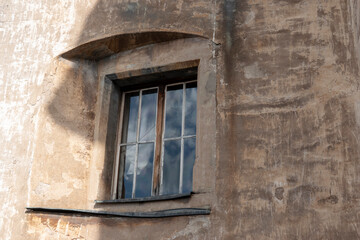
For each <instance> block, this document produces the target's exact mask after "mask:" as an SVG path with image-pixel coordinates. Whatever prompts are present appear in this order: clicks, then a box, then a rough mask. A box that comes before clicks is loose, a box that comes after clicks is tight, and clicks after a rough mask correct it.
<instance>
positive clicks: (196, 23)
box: [0, 0, 360, 240]
mask: <svg viewBox="0 0 360 240" xmlns="http://www.w3.org/2000/svg"><path fill="white" fill-rule="evenodd" d="M359 27H360V4H359V3H358V1H356V0H344V1H338V0H316V1H315V0H268V1H263V0H198V1H190V0H179V1H165V0H156V1H155V0H137V1H135V0H126V1H125V0H122V1H121V0H118V1H115V0H87V1H80V0H62V1H54V0H38V1H20V0H12V1H4V0H0V44H1V50H0V51H1V58H0V77H1V80H0V99H1V100H0V161H1V168H0V204H1V208H0V239H179V240H180V239H359V238H360V230H359V229H360V226H359V223H360V215H359V210H360V209H359V203H360V191H359V189H360V164H359V160H360V152H359V151H360V140H359V138H360V92H359V88H360V80H359V68H360V61H359V57H360V52H359V49H360V40H359V39H360V32H359ZM154 31H163V32H181V33H187V34H192V35H194V36H199V37H202V38H204V39H208V40H209V41H210V43H211V44H210V45H211V51H212V52H211V56H212V57H211V59H210V60H209V62H211V64H210V65H211V66H215V71H214V72H215V74H214V75H213V76H210V78H211V77H214V78H216V93H214V94H216V95H215V97H216V109H214V111H215V112H216V134H214V136H213V141H214V143H216V144H214V145H215V146H216V148H215V150H214V152H215V153H216V156H215V162H214V165H212V166H211V168H212V170H214V176H215V179H214V184H213V189H212V188H211V187H210V188H209V191H210V192H211V194H210V195H209V196H211V199H209V204H210V207H211V214H210V215H208V216H192V217H174V218H164V219H129V218H96V217H82V216H71V215H50V214H34V213H25V207H27V206H33V207H35V206H42V207H55V208H73V209H92V208H93V201H94V200H95V199H93V197H92V196H93V195H92V191H93V189H94V188H95V187H96V186H94V182H96V179H95V180H94V176H97V175H96V174H94V169H97V166H96V164H95V163H94V154H95V152H96V148H97V146H98V145H99V144H100V145H101V144H104V143H99V142H97V140H96V139H97V136H96V134H97V133H96V131H95V128H96V127H95V126H96V121H97V119H98V118H100V117H101V116H99V112H98V111H97V106H98V104H99V99H100V96H101V92H100V91H99V89H100V87H99V86H100V85H101V84H100V81H99V76H98V75H97V72H98V65H97V64H98V62H96V61H94V60H84V59H65V58H62V57H60V55H61V54H62V53H65V52H66V51H68V50H71V49H73V48H75V47H77V46H79V45H82V44H84V43H88V42H91V41H94V40H98V39H103V38H106V37H110V36H115V35H121V34H129V33H138V32H154ZM150 52H151V51H149V54H150ZM210 75H211V74H210ZM214 87H215V86H214ZM210 88H211V87H210ZM94 149H95V150H94ZM209 171H211V170H209ZM204 179H206V178H205V177H204ZM194 181H196V180H194ZM210 185H211V184H210ZM198 196H201V194H200V195H198ZM198 196H196V197H198ZM167 204H168V205H170V206H171V205H172V204H173V203H171V202H170V203H167ZM184 204H186V203H184ZM146 206H147V205H145V207H146ZM143 207H144V205H141V204H139V205H136V206H135V207H133V208H135V209H141V208H143Z"/></svg>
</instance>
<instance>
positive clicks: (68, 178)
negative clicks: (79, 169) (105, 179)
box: [61, 173, 83, 189]
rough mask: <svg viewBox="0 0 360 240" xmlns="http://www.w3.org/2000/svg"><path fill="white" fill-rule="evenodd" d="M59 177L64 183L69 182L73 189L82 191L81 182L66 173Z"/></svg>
mask: <svg viewBox="0 0 360 240" xmlns="http://www.w3.org/2000/svg"><path fill="white" fill-rule="evenodd" d="M61 176H62V177H63V179H66V181H68V182H71V184H72V185H73V187H74V188H76V189H83V181H81V180H80V179H78V178H73V177H71V176H70V175H69V174H67V173H63V174H62V175H61Z"/></svg>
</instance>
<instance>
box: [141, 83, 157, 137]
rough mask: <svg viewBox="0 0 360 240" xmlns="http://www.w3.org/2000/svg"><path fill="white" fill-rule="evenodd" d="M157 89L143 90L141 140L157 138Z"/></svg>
mask: <svg viewBox="0 0 360 240" xmlns="http://www.w3.org/2000/svg"><path fill="white" fill-rule="evenodd" d="M156 99H157V89H151V90H146V91H143V92H142V97H141V117H140V118H141V119H140V136H139V141H151V140H154V139H155V122H156V103H157V101H156Z"/></svg>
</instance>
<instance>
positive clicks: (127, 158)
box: [120, 145, 136, 198]
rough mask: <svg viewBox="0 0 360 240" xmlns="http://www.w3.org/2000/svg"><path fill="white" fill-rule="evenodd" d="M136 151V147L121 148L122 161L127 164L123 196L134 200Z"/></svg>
mask: <svg viewBox="0 0 360 240" xmlns="http://www.w3.org/2000/svg"><path fill="white" fill-rule="evenodd" d="M135 149H136V146H135V145H132V146H124V147H121V153H120V154H121V155H120V159H121V161H122V162H124V163H125V169H124V178H123V181H124V182H123V187H122V196H123V197H124V198H132V189H133V180H134V167H135V165H134V164H135Z"/></svg>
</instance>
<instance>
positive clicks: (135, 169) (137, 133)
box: [132, 90, 143, 198]
mask: <svg viewBox="0 0 360 240" xmlns="http://www.w3.org/2000/svg"><path fill="white" fill-rule="evenodd" d="M142 91H143V90H140V94H139V110H138V118H137V128H136V148H135V163H134V178H133V189H132V198H134V197H135V189H136V172H137V165H138V155H139V135H140V118H141V102H142Z"/></svg>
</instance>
